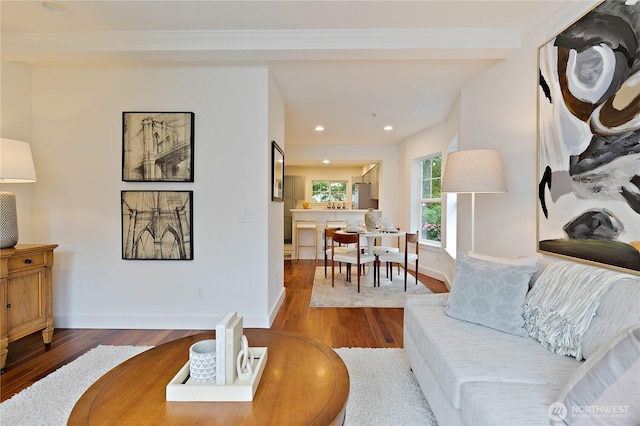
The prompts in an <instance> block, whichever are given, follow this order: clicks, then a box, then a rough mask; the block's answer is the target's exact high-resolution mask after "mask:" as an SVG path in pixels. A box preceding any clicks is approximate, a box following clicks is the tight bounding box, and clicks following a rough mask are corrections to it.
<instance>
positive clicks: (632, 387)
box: [550, 325, 640, 425]
mask: <svg viewBox="0 0 640 426" xmlns="http://www.w3.org/2000/svg"><path fill="white" fill-rule="evenodd" d="M639 390H640V325H635V326H633V327H628V328H626V329H624V330H622V331H621V332H620V333H618V334H617V335H616V336H615V337H614V338H613V339H612V340H611V341H609V342H608V343H607V344H606V345H603V346H601V347H600V349H598V351H597V352H596V353H595V354H593V356H591V357H590V358H589V359H587V360H586V361H585V362H584V363H583V364H582V365H581V366H580V367H578V368H577V369H576V371H575V372H574V373H573V375H572V376H571V377H570V378H569V381H568V383H567V384H566V385H565V387H564V389H563V390H562V392H561V393H560V396H559V398H558V402H557V403H556V404H554V405H553V406H552V407H554V406H555V407H554V408H553V409H550V413H552V418H551V420H552V424H563V423H564V424H567V425H611V424H616V425H638V424H640V396H639V393H638V392H639Z"/></svg>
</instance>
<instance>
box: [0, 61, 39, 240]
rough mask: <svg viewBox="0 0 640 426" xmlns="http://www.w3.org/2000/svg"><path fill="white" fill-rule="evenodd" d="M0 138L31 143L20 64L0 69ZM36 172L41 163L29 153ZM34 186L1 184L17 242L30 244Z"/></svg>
mask: <svg viewBox="0 0 640 426" xmlns="http://www.w3.org/2000/svg"><path fill="white" fill-rule="evenodd" d="M0 74H1V85H0V94H1V100H0V102H1V103H0V105H2V109H1V114H0V137H3V138H8V139H18V140H22V141H25V142H28V143H31V109H32V106H31V104H32V102H31V99H32V93H31V92H32V91H31V68H29V67H28V66H26V65H22V64H11V63H7V62H2V64H1V65H0ZM32 155H33V157H34V158H33V162H34V165H35V167H36V176H37V175H38V173H37V169H38V165H39V162H40V161H41V159H40V158H39V157H38V156H37V153H35V152H32ZM35 185H36V184H33V183H28V184H24V183H19V184H1V185H0V191H9V192H13V193H14V194H15V196H16V210H17V212H18V241H19V242H23V241H33V239H32V233H31V226H29V225H30V223H29V222H30V219H29V217H30V214H31V200H32V199H33V192H34V188H35Z"/></svg>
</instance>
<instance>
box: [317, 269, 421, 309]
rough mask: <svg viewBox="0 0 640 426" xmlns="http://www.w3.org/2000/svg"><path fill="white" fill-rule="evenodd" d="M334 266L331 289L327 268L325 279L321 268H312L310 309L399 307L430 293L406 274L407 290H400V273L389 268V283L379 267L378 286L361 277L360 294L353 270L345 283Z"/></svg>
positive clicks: (401, 270)
mask: <svg viewBox="0 0 640 426" xmlns="http://www.w3.org/2000/svg"><path fill="white" fill-rule="evenodd" d="M338 271H339V269H338V267H337V266H336V277H335V286H334V287H332V286H331V267H328V268H327V278H325V277H324V266H319V267H317V268H316V272H315V276H314V278H313V291H312V292H311V303H310V304H309V306H311V307H325V308H328V307H332V308H361V307H372V308H402V307H404V301H405V298H406V297H407V296H408V295H414V294H431V293H432V292H431V290H429V289H428V288H427V287H425V286H424V285H423V284H422V283H418V284H417V285H416V279H415V277H414V276H413V275H411V274H408V277H407V279H408V282H407V291H406V292H405V291H404V270H403V269H402V268H400V274H398V268H397V267H394V268H393V280H391V279H389V278H386V274H385V271H384V268H380V274H381V275H382V279H381V282H380V287H373V283H372V282H370V280H367V279H366V278H364V277H361V278H360V279H361V282H360V293H358V284H357V281H356V275H355V269H354V272H353V273H352V276H353V277H352V278H353V279H352V282H346V281H345V275H344V272H345V267H344V266H343V267H342V273H338Z"/></svg>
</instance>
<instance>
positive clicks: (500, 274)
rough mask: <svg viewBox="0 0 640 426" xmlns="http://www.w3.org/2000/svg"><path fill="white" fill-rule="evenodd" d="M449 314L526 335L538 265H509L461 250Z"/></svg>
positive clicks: (457, 261)
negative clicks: (526, 303) (527, 303)
mask: <svg viewBox="0 0 640 426" xmlns="http://www.w3.org/2000/svg"><path fill="white" fill-rule="evenodd" d="M456 270H457V273H456V277H455V278H454V280H453V283H452V284H451V292H450V295H449V299H448V300H447V303H446V310H445V312H446V314H447V315H449V316H450V317H453V318H457V319H461V320H464V321H469V322H473V323H476V324H481V325H484V326H487V327H491V328H494V329H496V330H500V331H503V332H505V333H509V334H515V335H517V336H526V335H527V331H526V330H525V328H524V318H523V317H522V309H523V305H524V301H525V297H526V295H527V290H528V289H529V280H530V278H531V275H532V274H533V273H534V272H535V271H536V267H535V266H534V265H508V264H504V263H497V262H490V261H487V260H481V259H476V258H473V257H470V256H467V255H465V254H464V253H458V258H457V260H456Z"/></svg>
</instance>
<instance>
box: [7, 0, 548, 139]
mask: <svg viewBox="0 0 640 426" xmlns="http://www.w3.org/2000/svg"><path fill="white" fill-rule="evenodd" d="M41 3H42V2H40V1H28V0H27V1H24V0H23V1H7V0H2V2H1V3H0V8H1V9H0V13H1V23H0V25H1V30H2V59H3V60H6V61H19V62H27V63H30V64H32V65H33V66H39V65H42V64H66V63H74V64H83V65H87V64H89V65H91V64H98V65H99V64H106V63H116V64H118V63H123V64H124V63H126V64H149V63H153V64H157V65H164V64H174V65H175V64H190V65H194V64H216V65H220V64H233V65H237V64H266V65H268V66H269V68H270V70H271V73H272V75H273V76H274V79H275V81H276V83H277V84H278V86H279V88H280V91H281V93H282V96H283V98H284V101H285V108H286V119H285V140H286V144H287V145H288V146H289V145H300V144H305V145H306V144H310V145H315V144H348V145H350V144H396V143H399V142H400V141H401V140H403V139H404V138H406V137H407V136H410V135H412V134H415V133H416V132H419V131H420V130H423V129H425V128H428V127H430V126H432V125H434V124H436V123H438V122H441V121H442V120H444V119H446V117H447V116H448V114H449V111H450V109H451V107H452V106H453V104H454V102H455V100H456V97H457V96H458V93H459V90H460V88H461V86H463V85H464V84H465V83H467V82H468V81H469V80H471V79H473V78H474V76H476V75H478V74H479V73H480V72H482V71H483V70H485V69H487V68H488V67H490V66H491V65H492V64H493V63H495V62H496V61H499V60H501V59H504V58H506V57H508V56H509V55H510V54H511V53H513V51H514V50H516V49H518V48H520V47H521V46H520V43H521V39H522V37H523V35H524V34H525V33H526V32H527V31H528V30H529V29H530V28H532V27H533V26H534V25H537V24H538V23H540V22H542V21H543V20H544V19H545V18H548V17H549V15H550V13H551V12H552V11H553V8H554V7H553V5H552V3H556V4H557V1H555V2H554V1H553V0H551V1H543V0H533V1H526V0H514V1H507V0H502V1H482V0H471V1H457V0H446V1H406V2H405V1H326V0H325V1H301V0H299V1H239V0H236V1H96V0H94V1H58V2H49V3H53V6H54V7H57V6H62V7H64V9H65V10H66V13H64V14H57V13H52V12H50V11H47V10H46V9H45V8H44V7H43V6H42V4H41ZM316 125H322V126H324V127H325V131H324V132H321V133H319V132H316V131H315V130H314V128H315V126H316ZM385 125H391V126H393V130H391V131H385V130H383V127H384V126H385Z"/></svg>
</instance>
